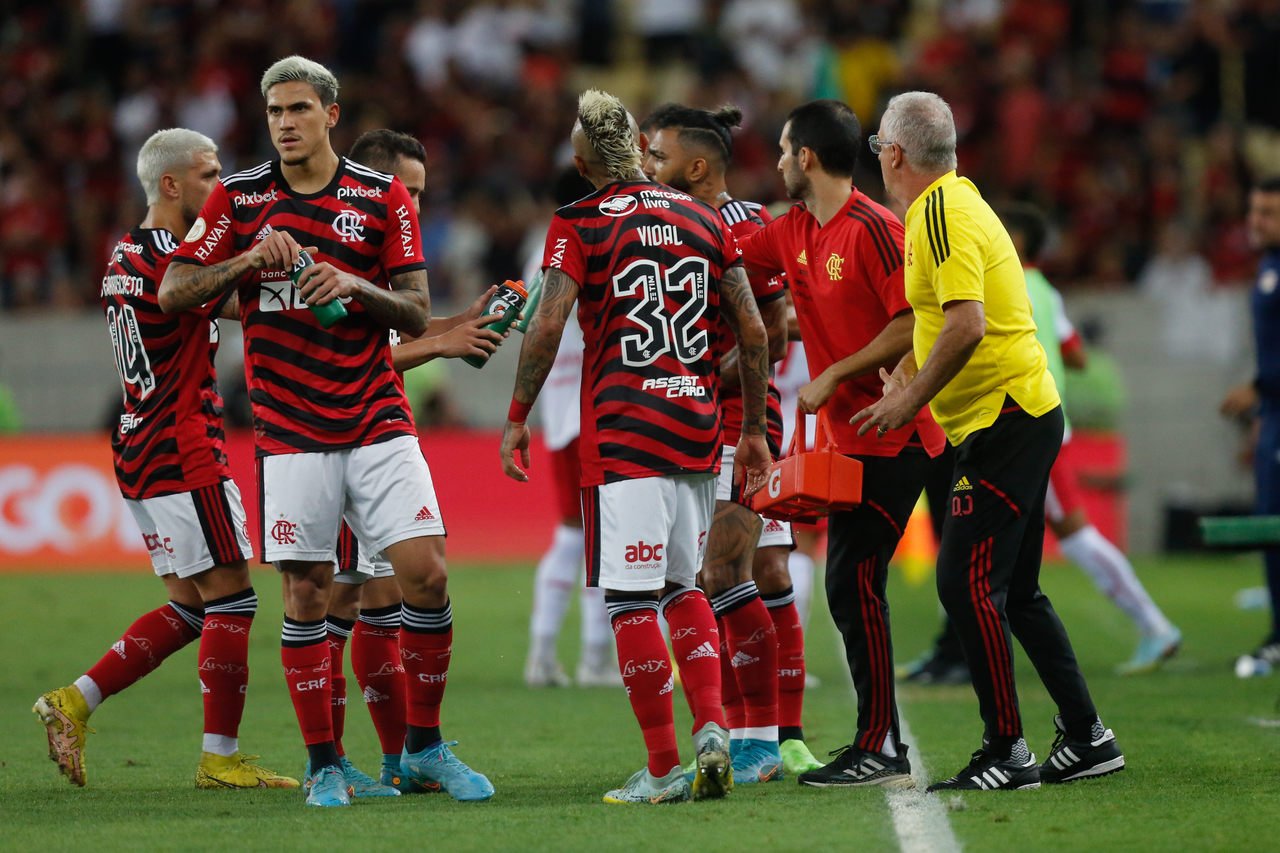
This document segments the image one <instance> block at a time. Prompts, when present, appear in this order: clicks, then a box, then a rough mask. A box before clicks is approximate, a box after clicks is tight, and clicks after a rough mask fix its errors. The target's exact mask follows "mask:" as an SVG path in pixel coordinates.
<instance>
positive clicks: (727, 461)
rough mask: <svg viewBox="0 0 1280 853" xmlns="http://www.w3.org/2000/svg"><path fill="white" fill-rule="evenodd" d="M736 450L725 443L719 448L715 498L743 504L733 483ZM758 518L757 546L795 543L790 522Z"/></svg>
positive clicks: (790, 544) (787, 545)
mask: <svg viewBox="0 0 1280 853" xmlns="http://www.w3.org/2000/svg"><path fill="white" fill-rule="evenodd" d="M737 452H738V448H737V447H736V446H735V445H732V444H726V445H724V447H723V448H721V450H720V474H719V476H718V477H717V478H716V500H718V501H730V502H732V503H736V504H741V505H743V506H745V504H743V503H742V501H740V500H737V498H736V497H735V496H736V495H737V494H739V491H740V489H741V487H740V486H739V487H737V488H735V487H734V485H733V459H734V456H735V455H736V454H737ZM760 519H761V520H762V521H763V522H764V524H763V525H762V526H761V528H760V541H759V542H758V543H757V544H756V547H757V548H769V547H772V546H774V545H785V546H786V547H788V548H790V547H792V546H793V545H794V544H795V542H794V540H793V539H792V538H791V522H789V521H779V520H778V519H776V518H765V517H764V516H760Z"/></svg>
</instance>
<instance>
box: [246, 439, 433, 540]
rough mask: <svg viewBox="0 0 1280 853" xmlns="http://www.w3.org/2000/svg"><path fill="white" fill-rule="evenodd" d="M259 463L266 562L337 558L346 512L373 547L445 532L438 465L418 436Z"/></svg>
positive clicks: (354, 529) (360, 537) (268, 458)
mask: <svg viewBox="0 0 1280 853" xmlns="http://www.w3.org/2000/svg"><path fill="white" fill-rule="evenodd" d="M258 463H259V466H260V469H259V470H260V475H259V476H260V477H261V480H262V517H261V522H262V533H263V536H262V550H263V554H262V559H263V561H264V562H269V563H274V562H279V561H281V560H303V561H307V562H331V561H334V560H336V559H337V541H338V532H339V528H340V527H341V525H342V521H343V518H344V517H345V519H346V521H347V524H349V525H350V526H351V530H352V532H353V533H354V534H355V536H356V538H357V539H358V540H359V541H360V545H361V547H362V548H364V547H365V546H367V547H368V549H369V550H370V551H371V552H373V553H378V552H381V551H382V550H383V549H384V548H386V547H387V546H388V545H394V544H395V543H396V542H403V541H404V540H405V539H412V538H414V537H416V536H443V535H445V528H444V521H443V520H442V519H441V517H440V506H439V504H438V503H437V501H436V493H435V488H434V486H433V485H432V482H431V471H430V470H429V469H428V468H427V460H426V459H424V458H423V456H422V448H421V447H420V446H419V445H418V440H417V438H415V437H414V436H409V435H401V436H396V437H395V438H393V439H391V440H389V441H383V442H380V443H378V444H370V445H367V446H365V447H353V448H350V449H346V450H327V451H321V452H317V453H290V454H284V455H280V456H266V457H263V458H262V459H260V460H258Z"/></svg>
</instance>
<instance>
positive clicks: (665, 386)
mask: <svg viewBox="0 0 1280 853" xmlns="http://www.w3.org/2000/svg"><path fill="white" fill-rule="evenodd" d="M640 390H641V391H654V390H665V391H666V392H667V396H668V397H705V396H707V389H706V387H705V386H703V385H702V384H701V383H700V382H699V379H698V377H696V376H662V377H659V378H657V379H646V380H645V381H644V382H643V383H641V385H640Z"/></svg>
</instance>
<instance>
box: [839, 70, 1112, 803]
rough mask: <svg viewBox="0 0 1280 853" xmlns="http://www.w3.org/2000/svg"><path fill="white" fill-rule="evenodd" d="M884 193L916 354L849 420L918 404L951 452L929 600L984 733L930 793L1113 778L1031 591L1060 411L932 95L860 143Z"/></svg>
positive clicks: (981, 204) (882, 420)
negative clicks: (1044, 720)
mask: <svg viewBox="0 0 1280 853" xmlns="http://www.w3.org/2000/svg"><path fill="white" fill-rule="evenodd" d="M867 141H868V143H869V144H870V146H871V151H872V152H873V153H874V154H875V155H876V156H877V157H878V158H879V159H880V170H881V173H882V174H883V175H884V183H885V188H886V189H887V190H888V191H889V193H890V194H891V195H892V196H893V197H894V198H896V199H897V200H898V201H899V202H901V203H902V204H904V205H905V206H906V207H907V222H906V249H905V251H906V287H907V298H908V299H909V300H910V301H911V305H912V307H913V308H914V309H915V315H916V324H915V333H914V339H913V340H914V344H913V351H912V352H909V353H907V354H906V355H905V356H903V358H902V361H901V362H900V363H899V364H898V366H897V367H896V368H895V369H894V371H893V373H892V374H890V373H889V372H888V371H887V370H882V371H881V377H882V378H883V379H884V396H883V397H881V398H880V400H879V401H877V402H876V403H874V404H873V405H871V406H868V407H867V408H866V409H863V410H862V411H859V412H858V413H857V414H856V415H855V416H854V422H855V423H858V424H859V428H858V432H859V434H864V433H866V432H868V431H869V430H871V429H873V428H874V429H875V430H876V432H877V433H879V434H883V433H885V432H886V431H889V430H893V429H897V428H900V427H901V426H902V424H904V423H907V422H908V421H909V420H910V419H911V418H913V417H915V416H916V413H917V412H919V411H920V407H921V406H923V405H925V404H926V403H927V404H929V407H930V409H931V410H932V411H933V414H934V416H935V417H936V418H937V419H938V423H939V424H940V425H941V426H942V428H943V429H944V430H945V431H946V433H947V438H948V440H949V441H950V442H951V444H952V445H954V446H955V448H956V468H955V473H954V478H955V479H954V481H953V485H952V488H951V506H950V507H949V511H948V514H947V518H946V520H945V522H944V524H943V531H942V543H941V545H940V546H939V550H938V568H937V581H938V597H939V598H940V599H941V600H942V606H943V607H944V608H945V609H946V611H947V615H948V616H950V617H951V620H952V622H953V623H954V624H955V626H956V630H957V632H958V633H959V635H960V640H961V643H962V644H963V646H964V653H965V659H966V660H967V661H968V663H969V670H970V672H971V674H972V676H973V686H974V691H975V692H976V693H977V694H978V706H979V709H980V711H981V714H982V719H983V722H984V724H985V727H986V730H985V732H984V733H983V738H982V746H981V748H980V749H978V750H977V751H976V752H974V754H973V757H972V759H971V760H970V762H969V764H968V765H967V766H966V767H965V768H963V769H962V770H961V771H960V772H958V773H956V774H955V775H954V776H952V777H951V778H949V779H945V780H942V781H939V782H935V783H934V784H932V785H930V786H929V790H930V791H943V790H995V789H1006V788H1038V787H1039V786H1040V783H1041V781H1045V782H1069V781H1071V780H1073V779H1079V778H1083V777H1086V776H1101V775H1105V774H1107V773H1113V772H1115V771H1117V770H1122V769H1124V756H1123V755H1122V754H1121V752H1120V749H1119V747H1118V746H1117V745H1116V739H1115V735H1114V734H1112V732H1111V730H1110V729H1108V728H1106V727H1104V726H1103V725H1102V721H1101V720H1100V719H1099V717H1098V712H1097V710H1096V708H1095V707H1094V704H1093V699H1092V697H1090V695H1089V688H1088V686H1087V685H1086V684H1085V680H1084V675H1083V674H1082V673H1081V672H1080V667H1079V665H1078V664H1077V663H1076V657H1075V652H1074V651H1073V650H1072V648H1071V641H1070V640H1069V639H1068V637H1067V632H1066V629H1065V628H1063V626H1062V622H1061V620H1059V618H1058V614H1057V613H1056V612H1055V611H1054V609H1053V604H1052V603H1050V601H1049V599H1048V597H1046V596H1045V594H1044V593H1043V592H1041V590H1040V582H1039V578H1040V557H1041V552H1042V549H1043V545H1044V517H1045V493H1046V490H1047V488H1048V485H1049V469H1050V468H1051V467H1052V466H1053V461H1054V458H1055V457H1056V456H1057V454H1058V447H1059V446H1060V445H1061V443H1062V424H1063V419H1062V406H1061V404H1060V400H1059V397H1058V392H1057V388H1056V387H1055V386H1054V382H1053V376H1052V375H1051V374H1050V373H1049V370H1048V366H1047V362H1046V359H1045V354H1044V348H1043V347H1041V346H1040V344H1039V343H1038V342H1037V341H1036V337H1035V323H1034V322H1033V321H1032V318H1031V302H1030V299H1029V298H1028V296H1027V286H1026V278H1025V276H1024V274H1023V272H1022V266H1021V264H1020V263H1019V261H1018V255H1017V252H1015V251H1014V247H1013V242H1012V240H1010V239H1009V234H1008V232H1007V231H1006V230H1005V228H1004V226H1003V225H1002V224H1001V223H1000V220H999V219H998V218H997V217H996V215H995V213H994V212H993V211H992V210H991V208H990V207H989V206H988V205H987V203H986V202H985V201H983V200H982V196H981V195H979V194H978V191H977V188H975V187H974V185H973V184H972V183H970V182H969V181H968V180H966V179H964V178H961V177H959V176H957V175H956V171H955V169H956V154H955V146H956V130H955V122H954V119H953V118H952V115H951V108H950V107H949V106H947V103H946V101H944V100H942V98H940V97H938V96H937V95H935V94H933V93H930V92H908V93H906V94H903V95H898V96H896V97H894V98H893V99H892V100H891V101H889V106H888V108H887V109H886V110H885V114H884V116H882V117H881V120H880V133H879V134H877V135H875V136H872V137H870V138H869V139H868V140H867ZM1010 631H1012V632H1013V634H1014V635H1015V636H1017V638H1018V640H1019V642H1020V643H1021V644H1022V647H1023V649H1024V650H1025V651H1026V653H1027V657H1029V658H1030V659H1031V662H1032V664H1033V665H1034V666H1035V668H1036V672H1037V673H1038V674H1039V676H1040V679H1041V681H1043V682H1044V686H1045V688H1046V689H1047V690H1048V691H1049V695H1050V696H1051V697H1052V698H1053V700H1054V702H1055V703H1056V704H1057V706H1058V711H1059V714H1058V717H1057V718H1056V719H1055V721H1054V722H1055V725H1056V728H1057V730H1058V737H1057V739H1056V740H1055V741H1054V745H1053V746H1052V747H1051V749H1050V753H1049V757H1048V759H1047V760H1046V761H1045V763H1044V764H1043V765H1039V764H1037V763H1036V759H1035V755H1033V754H1032V753H1031V751H1030V749H1028V747H1027V741H1026V739H1025V738H1024V737H1023V729H1022V718H1021V714H1020V712H1019V710H1018V696H1017V692H1016V689H1015V687H1014V680H1013V647H1012V643H1011V640H1010V636H1009V634H1010Z"/></svg>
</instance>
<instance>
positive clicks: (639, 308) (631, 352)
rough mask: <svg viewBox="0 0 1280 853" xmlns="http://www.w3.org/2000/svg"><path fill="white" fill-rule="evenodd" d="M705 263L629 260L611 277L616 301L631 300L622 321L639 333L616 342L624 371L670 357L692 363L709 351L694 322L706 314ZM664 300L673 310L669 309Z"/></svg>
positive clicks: (692, 259) (707, 339)
mask: <svg viewBox="0 0 1280 853" xmlns="http://www.w3.org/2000/svg"><path fill="white" fill-rule="evenodd" d="M708 278H709V268H708V264H707V260H706V258H699V257H689V258H684V259H682V260H680V261H678V262H677V263H675V264H674V265H672V266H670V267H667V268H663V267H662V266H660V265H659V264H658V262H657V261H652V260H647V259H641V260H636V261H632V262H631V263H630V264H628V265H627V266H626V268H625V269H623V270H622V272H620V273H618V274H617V275H615V276H614V277H613V295H614V296H615V297H617V298H619V299H625V298H630V299H636V298H638V299H639V301H638V302H637V304H636V306H635V307H634V308H632V309H631V310H630V311H628V312H627V319H629V320H631V321H632V322H634V323H635V324H636V325H637V326H639V327H640V331H636V332H629V333H627V334H624V335H623V336H622V338H621V340H620V342H619V343H620V345H621V347H622V362H623V364H626V365H627V366H628V367H644V366H645V365H649V364H653V362H655V361H656V360H657V359H658V358H660V357H662V356H663V355H666V354H667V353H671V354H673V355H675V357H676V358H678V359H679V360H680V361H681V362H683V363H685V364H692V363H693V362H696V361H698V360H699V359H701V358H702V357H703V356H704V355H705V354H706V352H707V348H708V347H709V346H710V337H709V336H708V334H707V330H706V329H699V328H698V321H699V320H701V319H702V317H703V315H705V314H706V313H707V279H708ZM668 295H671V300H670V301H671V302H672V304H673V305H674V306H678V307H676V308H675V310H674V312H672V311H671V309H670V308H668Z"/></svg>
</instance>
